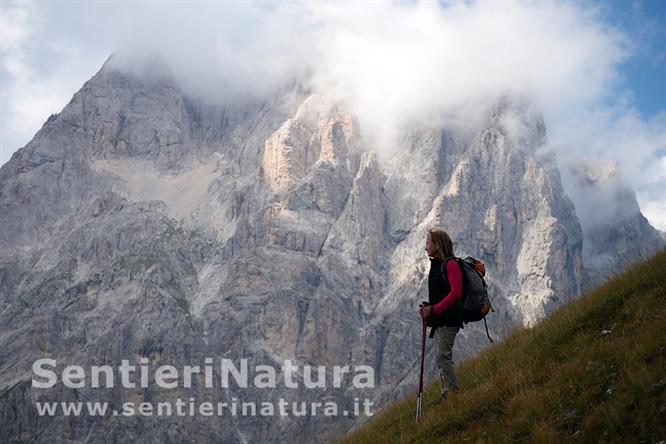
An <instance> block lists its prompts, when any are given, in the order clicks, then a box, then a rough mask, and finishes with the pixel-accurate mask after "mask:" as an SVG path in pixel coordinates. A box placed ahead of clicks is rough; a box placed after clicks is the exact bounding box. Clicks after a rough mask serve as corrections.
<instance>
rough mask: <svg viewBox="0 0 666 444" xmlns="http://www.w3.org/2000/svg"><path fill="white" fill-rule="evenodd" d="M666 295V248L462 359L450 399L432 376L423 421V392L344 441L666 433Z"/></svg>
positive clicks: (654, 438)
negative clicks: (418, 415)
mask: <svg viewBox="0 0 666 444" xmlns="http://www.w3.org/2000/svg"><path fill="white" fill-rule="evenodd" d="M664 302H666V250H662V251H661V252H660V253H659V254H658V255H656V256H654V257H653V258H651V259H649V260H647V261H646V262H644V263H642V264H639V265H638V266H636V267H633V268H631V269H630V270H628V271H627V272H625V273H623V274H622V275H620V276H618V277H616V278H614V279H612V280H611V281H609V282H607V283H606V284H604V285H602V286H600V287H599V288H597V289H596V290H594V291H592V292H591V293H589V294H587V295H585V296H584V297H582V298H580V299H578V300H576V301H574V302H572V303H570V304H567V305H566V306H563V307H561V308H560V309H558V310H557V311H556V312H554V313H553V314H552V315H551V316H549V317H548V318H547V319H545V320H544V321H543V322H541V323H540V324H539V325H537V326H535V327H534V328H531V329H527V328H524V329H519V330H517V331H516V332H515V333H514V334H512V335H510V336H509V337H507V338H506V339H505V340H504V341H502V343H500V344H497V345H496V346H494V347H492V348H490V349H488V350H486V351H484V352H483V353H481V354H480V355H478V356H476V357H474V358H472V359H470V360H468V361H465V362H462V363H461V364H460V365H458V367H457V375H458V381H459V384H460V388H461V390H460V391H459V392H458V393H457V394H454V395H452V396H450V397H449V399H447V401H446V402H445V403H443V404H433V403H434V402H435V400H436V398H437V396H438V390H439V389H438V387H439V381H438V380H436V381H435V380H433V381H432V382H431V383H430V384H428V386H427V389H426V393H425V406H424V408H423V413H424V417H423V418H422V419H421V421H420V422H419V423H418V424H416V422H415V417H414V415H415V408H416V407H415V406H416V392H415V393H414V395H413V396H410V397H408V398H407V399H403V400H401V401H397V402H395V403H394V404H393V405H391V406H389V407H387V408H386V409H384V410H383V411H382V412H381V413H378V414H377V415H376V416H375V417H374V418H372V419H371V421H369V422H368V424H366V425H365V426H364V427H363V428H361V429H359V430H358V431H356V432H355V433H353V434H350V435H348V436H347V437H346V438H345V440H344V442H354V443H359V442H360V443H365V442H367V443H370V442H372V443H375V442H382V443H384V442H428V443H432V442H459V441H468V442H479V441H481V442H506V441H527V442H561V441H565V442H567V441H571V442H598V441H602V442H641V441H645V442H658V441H660V440H662V439H666V313H665V312H664V309H663V307H664ZM491 318H492V316H491ZM491 322H492V320H491ZM604 330H609V331H610V333H608V332H604V333H602V331H604ZM428 346H429V347H430V346H432V344H430V343H429V344H428Z"/></svg>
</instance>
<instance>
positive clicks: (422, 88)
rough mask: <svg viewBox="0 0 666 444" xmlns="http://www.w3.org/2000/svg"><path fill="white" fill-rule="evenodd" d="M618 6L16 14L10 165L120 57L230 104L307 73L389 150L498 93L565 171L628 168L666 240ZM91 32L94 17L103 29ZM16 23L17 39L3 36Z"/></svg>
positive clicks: (655, 149)
mask: <svg viewBox="0 0 666 444" xmlns="http://www.w3.org/2000/svg"><path fill="white" fill-rule="evenodd" d="M602 8H603V6H591V5H590V4H574V3H568V2H566V3H565V2H562V3H551V2H535V3H528V2H466V3H462V2H456V3H451V4H446V5H441V4H440V3H436V2H417V3H411V2H410V3H389V2H385V3H381V2H358V3H347V4H344V5H339V4H335V3H326V2H316V3H258V4H251V3H197V4H185V3H129V2H128V3H111V2H109V3H76V4H73V3H71V4H70V3H58V4H47V3H35V4H29V3H3V6H2V10H1V14H2V16H1V17H2V21H3V29H5V28H6V30H3V34H2V43H1V46H0V48H1V50H2V63H1V65H0V66H1V67H2V71H0V75H1V76H2V77H1V78H0V80H2V85H3V93H2V120H1V121H0V122H1V123H0V137H1V140H2V146H0V163H4V162H5V161H6V160H7V159H9V156H10V155H11V153H12V152H13V151H15V150H16V149H18V148H19V147H20V146H22V145H23V144H25V143H27V142H28V140H29V139H30V137H32V135H33V134H34V133H35V132H36V131H37V130H38V129H39V127H40V126H41V124H42V123H43V122H44V121H45V120H46V118H47V117H48V115H49V114H50V113H52V112H57V111H59V110H60V109H61V108H62V107H63V106H64V105H65V103H66V102H67V101H68V100H69V98H70V97H71V95H72V94H73V93H74V92H76V90H78V89H79V88H80V86H81V85H82V84H83V82H84V81H85V80H87V79H88V78H90V77H91V76H92V75H93V74H94V73H95V72H96V71H97V69H99V67H100V65H101V63H102V62H103V60H104V59H105V58H106V57H107V56H108V55H109V54H110V53H111V52H113V51H116V50H120V51H123V50H124V51H127V50H131V51H147V50H148V51H158V52H159V53H161V54H162V55H163V56H164V58H165V60H166V62H167V63H168V64H169V66H170V67H171V68H172V71H173V72H174V75H175V76H176V78H177V79H178V80H179V82H180V83H181V85H182V86H183V88H184V89H185V90H186V91H188V92H189V93H191V94H195V95H201V96H206V97H207V98H209V99H213V100H223V99H224V98H225V97H228V96H229V94H251V93H252V94H263V93H265V92H267V91H269V90H270V89H271V88H273V87H274V86H276V85H279V84H280V83H282V82H284V81H286V80H288V79H291V78H293V77H300V76H303V75H304V74H305V73H308V74H309V75H310V76H311V77H309V78H310V79H311V81H312V85H313V87H315V88H317V89H320V90H323V91H325V92H326V93H328V94H334V95H336V96H338V97H339V98H340V99H343V100H345V101H346V102H347V103H348V104H349V106H350V107H351V108H352V109H353V111H354V112H355V113H356V114H357V115H358V117H359V120H360V122H361V127H362V131H364V134H366V136H368V137H369V139H370V140H373V141H374V143H375V144H378V145H382V144H390V143H391V140H392V139H393V137H394V136H395V133H396V132H397V130H398V129H399V128H400V127H401V126H403V125H409V124H410V123H411V122H414V121H427V120H428V119H431V118H432V116H433V115H436V114H437V113H439V112H441V111H447V110H448V111H450V110H456V113H457V118H458V119H460V120H461V121H465V120H467V119H473V118H474V113H475V112H478V110H479V109H482V108H483V107H484V106H486V105H487V104H488V103H489V102H490V101H492V100H494V99H495V98H496V97H497V96H498V95H499V94H502V93H507V92H519V93H521V94H523V95H527V96H529V97H531V98H532V99H533V100H534V102H535V104H536V105H537V106H538V107H539V108H540V109H541V110H542V111H543V113H544V116H545V119H546V126H547V128H548V137H549V145H550V146H551V147H552V148H554V149H555V150H556V151H557V152H558V155H559V157H560V159H561V160H565V161H566V160H570V159H573V158H575V157H576V156H579V155H585V156H587V157H590V156H598V157H604V158H607V159H610V160H613V161H615V162H617V163H618V164H619V165H620V168H621V170H622V172H623V176H624V177H625V179H626V180H627V181H628V182H629V183H630V184H631V185H632V186H633V187H634V189H636V191H637V195H638V198H639V202H640V204H641V208H642V209H643V211H644V212H645V214H646V216H647V217H648V218H649V220H650V221H651V222H652V223H653V224H654V225H655V226H657V227H659V228H660V229H662V230H663V229H666V215H664V202H665V200H666V196H664V189H666V183H665V180H666V179H664V174H663V166H664V165H665V164H666V158H665V157H664V156H666V114H664V113H661V114H658V115H655V116H648V117H645V116H641V115H640V114H639V113H638V112H637V111H636V108H635V104H634V103H632V99H631V97H632V94H631V90H629V89H627V87H626V84H625V82H624V80H625V79H623V78H622V76H621V72H622V71H621V67H622V64H623V63H625V62H627V61H628V60H630V58H631V57H632V56H633V55H634V54H635V53H636V51H639V50H640V46H638V45H637V44H636V42H635V40H634V39H633V38H632V36H629V35H627V34H625V33H624V32H622V31H621V30H619V29H616V28H612V27H610V26H608V25H607V24H606V23H605V21H604V20H603V12H604V11H603V9H602ZM91 17H92V18H91ZM5 23H10V24H11V26H8V27H6V26H4V25H5Z"/></svg>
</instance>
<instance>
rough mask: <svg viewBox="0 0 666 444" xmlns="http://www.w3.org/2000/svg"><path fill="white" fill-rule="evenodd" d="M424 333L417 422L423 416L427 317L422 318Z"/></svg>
mask: <svg viewBox="0 0 666 444" xmlns="http://www.w3.org/2000/svg"><path fill="white" fill-rule="evenodd" d="M421 321H422V322H421V324H422V326H423V328H422V334H421V374H420V376H419V397H418V398H417V399H416V422H419V418H421V403H422V401H423V361H424V359H425V346H426V319H425V318H421Z"/></svg>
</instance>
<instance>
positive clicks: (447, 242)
mask: <svg viewBox="0 0 666 444" xmlns="http://www.w3.org/2000/svg"><path fill="white" fill-rule="evenodd" d="M428 234H430V239H431V240H432V243H433V244H435V247H437V253H438V254H439V257H440V258H441V259H448V258H450V257H453V242H452V241H451V238H450V237H449V235H448V233H447V232H446V231H444V230H440V229H439V228H430V229H429V230H428Z"/></svg>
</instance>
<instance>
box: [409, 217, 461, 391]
mask: <svg viewBox="0 0 666 444" xmlns="http://www.w3.org/2000/svg"><path fill="white" fill-rule="evenodd" d="M425 250H426V252H427V253H428V256H429V259H430V273H429V275H428V302H422V303H421V304H420V305H419V314H420V315H421V317H422V318H425V319H426V323H427V326H428V327H431V330H430V337H431V338H433V337H434V340H435V344H436V346H437V368H438V369H439V377H440V379H441V381H442V387H441V390H440V398H439V399H440V401H443V400H444V399H445V398H446V395H447V393H448V392H450V391H452V390H454V391H457V390H458V381H457V379H456V372H455V369H454V368H453V341H454V339H455V337H456V334H457V333H458V331H459V330H460V329H461V328H462V326H463V323H462V320H461V314H462V300H461V297H462V270H461V269H460V265H459V264H458V262H456V261H455V260H452V259H454V255H453V242H451V238H450V237H449V235H448V234H447V233H446V232H445V231H443V230H440V229H437V228H430V229H429V230H428V233H427V236H426V247H425ZM442 262H445V264H444V265H445V266H444V269H445V270H446V272H445V273H441V270H442Z"/></svg>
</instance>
